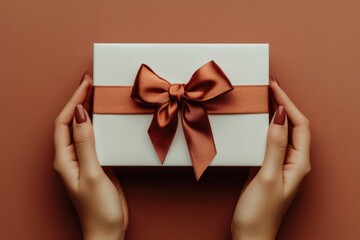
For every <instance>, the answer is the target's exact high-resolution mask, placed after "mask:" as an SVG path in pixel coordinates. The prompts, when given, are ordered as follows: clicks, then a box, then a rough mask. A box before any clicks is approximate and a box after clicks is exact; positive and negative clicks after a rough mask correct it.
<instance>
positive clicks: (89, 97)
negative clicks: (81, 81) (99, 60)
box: [83, 74, 94, 116]
mask: <svg viewBox="0 0 360 240" xmlns="http://www.w3.org/2000/svg"><path fill="white" fill-rule="evenodd" d="M85 79H86V80H87V81H89V82H90V83H91V86H90V87H89V89H88V92H87V95H86V99H85V101H84V102H83V106H84V108H85V109H86V111H87V112H88V113H89V115H90V116H91V113H92V97H93V92H94V87H93V79H92V77H91V76H90V75H89V74H86V76H85Z"/></svg>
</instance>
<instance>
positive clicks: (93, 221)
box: [54, 73, 128, 240]
mask: <svg viewBox="0 0 360 240" xmlns="http://www.w3.org/2000/svg"><path fill="white" fill-rule="evenodd" d="M91 94H92V79H91V77H90V76H89V75H88V74H86V73H85V74H84V76H83V79H82V82H81V84H80V86H79V88H78V89H77V90H76V92H75V93H74V95H73V96H72V98H71V99H70V101H69V102H68V103H67V104H66V106H65V107H64V109H63V110H62V112H61V113H60V115H59V116H58V117H57V118H56V120H55V123H54V143H55V160H54V168H55V170H56V171H57V172H58V173H59V174H60V176H61V178H62V180H63V182H64V185H65V188H66V190H67V192H68V194H69V196H70V198H71V200H72V202H73V204H74V206H75V208H76V210H77V213H78V215H79V217H80V222H81V225H82V228H83V233H84V239H104V240H105V239H123V238H124V235H125V230H126V228H127V224H128V210H127V205H126V201H125V197H124V194H123V191H122V189H121V186H120V184H119V182H118V180H117V178H116V176H115V174H114V172H113V170H112V169H111V168H107V169H105V172H106V173H105V172H104V170H103V169H102V168H101V166H100V164H99V161H98V159H97V156H96V152H95V145H94V132H93V128H92V125H91V120H90V117H89V115H88V113H87V111H86V109H85V108H84V107H83V106H82V105H81V104H84V106H85V107H86V108H88V109H90V108H91ZM74 113H75V116H74ZM71 127H72V131H71Z"/></svg>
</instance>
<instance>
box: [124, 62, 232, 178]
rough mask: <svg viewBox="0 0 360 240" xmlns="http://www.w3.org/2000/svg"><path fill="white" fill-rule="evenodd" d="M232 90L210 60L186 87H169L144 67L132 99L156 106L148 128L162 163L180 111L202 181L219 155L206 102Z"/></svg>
mask: <svg viewBox="0 0 360 240" xmlns="http://www.w3.org/2000/svg"><path fill="white" fill-rule="evenodd" d="M232 89H233V87H232V85H231V83H230V81H229V79H228V78H227V77H226V75H225V74H224V72H223V71H222V70H221V69H220V67H219V66H218V65H217V64H216V63H215V62H214V61H210V62H208V63H206V64H205V65H203V66H202V67H200V68H199V69H198V70H196V72H195V73H194V74H193V75H192V77H191V79H190V81H189V82H188V83H187V84H186V85H184V84H170V83H169V82H168V81H166V80H165V79H163V78H161V77H159V76H158V75H157V74H156V73H155V72H154V71H153V70H152V69H151V68H150V67H148V66H147V65H145V64H142V65H141V67H140V69H139V71H138V73H137V75H136V78H135V83H134V86H133V89H132V92H131V97H132V98H133V99H134V100H135V101H137V102H139V103H142V104H144V105H148V106H154V107H156V109H155V112H154V116H153V119H152V121H151V124H150V127H149V129H148V134H149V136H150V139H151V142H152V144H153V146H154V148H155V150H156V153H157V155H158V158H159V159H160V161H161V163H163V162H164V160H165V157H166V154H167V152H168V151H169V148H170V146H171V143H172V141H173V139H174V137H175V134H176V129H177V125H178V114H177V112H178V110H179V106H180V105H181V106H182V108H181V110H182V114H181V122H182V126H183V130H184V135H185V140H186V144H187V146H188V149H189V153H190V158H191V161H192V164H193V167H194V171H195V175H196V178H197V179H199V178H200V177H201V175H202V174H203V172H204V171H205V169H206V168H207V166H208V165H209V164H210V163H211V161H212V160H213V158H214V157H215V155H216V147H215V143H214V139H213V135H212V131H211V126H210V122H209V118H208V116H207V112H206V109H205V108H204V106H203V102H205V101H207V100H210V99H213V98H215V97H217V96H220V95H222V94H225V93H227V92H229V91H231V90H232Z"/></svg>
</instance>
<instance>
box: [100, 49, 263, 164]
mask: <svg viewBox="0 0 360 240" xmlns="http://www.w3.org/2000/svg"><path fill="white" fill-rule="evenodd" d="M210 60H214V61H215V62H216V63H217V64H218V65H219V66H220V68H221V69H222V70H223V71H224V73H225V74H226V76H227V77H228V78H229V79H230V81H231V83H232V84H233V85H268V84H269V81H268V80H269V45H268V44H94V86H132V85H133V83H134V79H135V77H136V74H137V71H138V70H139V67H140V65H141V64H143V63H145V64H147V65H148V66H149V67H151V68H152V69H153V70H154V71H155V72H156V73H157V74H158V75H159V76H161V77H162V78H164V79H167V80H168V81H169V82H171V83H187V82H188V80H189V79H190V78H191V76H192V74H193V73H194V72H195V71H196V70H197V69H198V68H199V67H200V66H202V65H203V64H205V63H207V62H209V61H210ZM152 117H153V115H152V114H93V126H94V132H95V145H96V152H97V155H98V159H99V161H100V163H101V165H112V166H120V165H121V166H126V165H127V166H161V165H162V164H161V163H160V161H159V159H158V157H157V155H156V152H155V150H154V147H153V145H152V143H151V141H150V138H149V136H148V133H147V130H148V128H149V125H150V122H151V120H152ZM209 120H210V124H211V129H212V132H213V136H214V140H215V145H216V149H217V154H216V156H215V158H214V159H213V161H212V162H211V164H210V166H259V165H261V164H262V162H263V159H264V154H265V147H266V134H267V129H268V124H269V114H268V113H257V114H227V115H216V114H214V115H213V114H212V115H209ZM191 165H192V163H191V160H190V156H189V152H188V148H187V146H186V142H185V138H184V134H183V130H182V126H181V123H179V124H178V129H177V132H176V135H175V138H174V140H173V142H172V144H171V147H170V150H169V152H168V154H167V156H166V159H165V162H164V164H163V166H191Z"/></svg>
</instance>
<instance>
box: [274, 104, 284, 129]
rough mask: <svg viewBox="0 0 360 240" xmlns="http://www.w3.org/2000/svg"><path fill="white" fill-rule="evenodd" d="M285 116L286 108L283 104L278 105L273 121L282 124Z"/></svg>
mask: <svg viewBox="0 0 360 240" xmlns="http://www.w3.org/2000/svg"><path fill="white" fill-rule="evenodd" d="M285 118H286V110H285V108H284V106H279V107H278V109H277V111H276V113H275V118H274V123H275V124H277V125H284V123H285Z"/></svg>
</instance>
